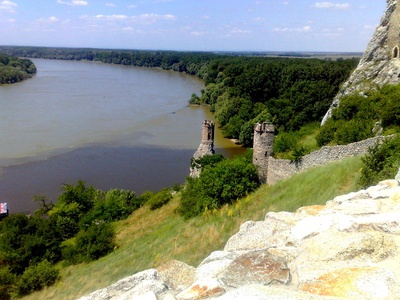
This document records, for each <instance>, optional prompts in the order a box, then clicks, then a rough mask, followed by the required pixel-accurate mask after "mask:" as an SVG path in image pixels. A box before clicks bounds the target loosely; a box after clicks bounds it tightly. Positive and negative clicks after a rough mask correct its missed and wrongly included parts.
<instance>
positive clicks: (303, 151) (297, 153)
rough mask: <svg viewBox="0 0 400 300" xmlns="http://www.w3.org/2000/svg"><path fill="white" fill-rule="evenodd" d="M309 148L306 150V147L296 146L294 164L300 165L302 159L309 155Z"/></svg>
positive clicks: (293, 154)
mask: <svg viewBox="0 0 400 300" xmlns="http://www.w3.org/2000/svg"><path fill="white" fill-rule="evenodd" d="M307 152H308V151H307V148H305V147H304V146H299V147H298V146H295V147H294V149H293V153H292V156H293V158H292V162H294V163H300V162H301V159H302V158H303V156H304V155H305V154H306V153H307Z"/></svg>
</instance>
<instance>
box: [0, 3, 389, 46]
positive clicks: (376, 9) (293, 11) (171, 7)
mask: <svg viewBox="0 0 400 300" xmlns="http://www.w3.org/2000/svg"><path fill="white" fill-rule="evenodd" d="M385 9H386V1H385V0H347V1H346V0H345V1H343V2H329V1H311V0H104V1H103V0H0V28H1V31H0V45H29V46H60V47H94V48H125V49H161V50H198V51H218V50H219V51H328V52H329V51H346V52H347V51H348V52H353V51H357V52H362V51H364V50H365V48H366V46H367V43H368V41H369V40H370V38H371V36H372V34H373V33H374V30H375V28H376V26H377V25H378V24H379V21H380V18H381V17H382V16H383V14H384V12H385Z"/></svg>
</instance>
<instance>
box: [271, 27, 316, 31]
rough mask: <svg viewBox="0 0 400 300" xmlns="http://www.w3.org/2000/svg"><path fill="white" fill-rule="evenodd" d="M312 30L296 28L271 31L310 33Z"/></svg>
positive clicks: (309, 28)
mask: <svg viewBox="0 0 400 300" xmlns="http://www.w3.org/2000/svg"><path fill="white" fill-rule="evenodd" d="M311 30H312V28H311V26H303V27H298V28H288V27H284V28H274V29H273V31H276V32H310V31H311Z"/></svg>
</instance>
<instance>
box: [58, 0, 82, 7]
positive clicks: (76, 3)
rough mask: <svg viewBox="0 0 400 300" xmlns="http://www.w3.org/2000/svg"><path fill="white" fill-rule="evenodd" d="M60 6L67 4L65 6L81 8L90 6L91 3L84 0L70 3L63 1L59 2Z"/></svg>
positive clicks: (59, 0)
mask: <svg viewBox="0 0 400 300" xmlns="http://www.w3.org/2000/svg"><path fill="white" fill-rule="evenodd" d="M57 3H58V4H65V5H72V6H80V5H83V6H85V5H88V4H89V2H87V1H82V0H71V1H69V2H67V1H62V0H57Z"/></svg>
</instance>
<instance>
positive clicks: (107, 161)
mask: <svg viewBox="0 0 400 300" xmlns="http://www.w3.org/2000/svg"><path fill="white" fill-rule="evenodd" d="M33 62H34V63H35V65H36V67H37V69H38V73H37V75H35V76H34V77H33V78H31V79H29V80H26V81H23V82H21V83H18V84H13V85H2V86H0V108H1V109H0V202H7V203H8V207H9V210H10V212H11V213H16V212H32V211H33V210H35V209H36V208H37V206H36V204H35V203H34V202H33V200H32V199H33V196H34V195H44V196H46V197H47V199H48V200H51V201H53V202H56V201H57V197H58V195H59V193H60V191H61V186H62V184H64V183H71V184H75V183H76V182H77V181H78V180H84V181H85V182H86V183H87V185H93V186H94V187H95V188H99V189H102V190H108V189H111V188H120V189H129V190H133V191H135V192H136V194H137V195H139V194H141V193H142V192H143V191H145V190H152V191H157V190H160V189H161V188H162V187H169V186H172V185H174V184H175V183H183V182H184V181H185V178H186V176H187V175H188V174H189V165H190V158H191V157H192V155H193V153H194V151H195V150H196V149H197V147H198V145H199V143H200V140H201V122H202V120H204V119H212V115H211V114H210V113H209V112H208V111H207V110H206V109H205V108H201V107H188V106H187V103H188V99H189V98H190V96H191V94H192V93H197V94H200V90H201V89H202V88H204V83H203V82H202V81H201V80H199V79H197V78H196V77H193V76H188V75H185V74H180V73H177V72H172V71H164V70H158V69H147V68H136V67H126V66H117V65H108V64H101V63H93V62H76V61H58V60H44V59H33ZM215 147H216V152H217V153H222V154H224V155H225V156H232V155H235V154H238V153H242V152H243V148H241V147H239V146H237V145H235V144H234V143H232V142H231V141H229V140H227V139H224V138H223V137H222V135H221V133H220V132H219V130H216V140H215Z"/></svg>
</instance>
